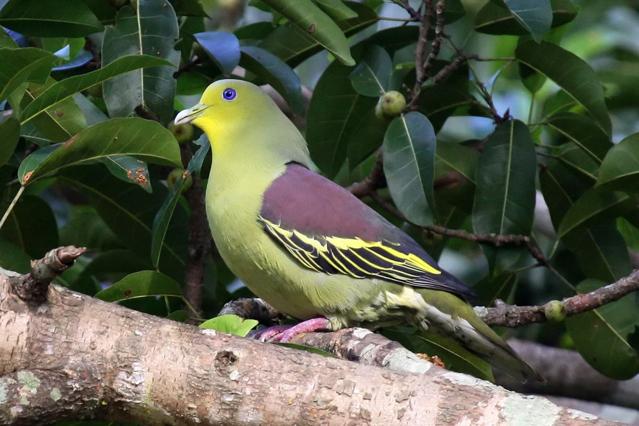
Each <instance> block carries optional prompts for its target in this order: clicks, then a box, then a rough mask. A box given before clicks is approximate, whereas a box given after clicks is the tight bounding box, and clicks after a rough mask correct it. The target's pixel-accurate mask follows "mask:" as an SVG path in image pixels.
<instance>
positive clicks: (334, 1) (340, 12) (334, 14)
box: [313, 0, 357, 21]
mask: <svg viewBox="0 0 639 426" xmlns="http://www.w3.org/2000/svg"><path fill="white" fill-rule="evenodd" d="M313 1H314V2H315V3H317V5H318V6H319V7H320V8H321V9H322V10H323V11H324V12H326V14H327V15H328V16H330V17H331V18H333V19H334V20H336V21H343V20H344V19H352V18H356V17H357V13H356V12H355V11H353V9H351V8H349V7H348V6H346V5H345V4H344V2H343V1H342V0H313Z"/></svg>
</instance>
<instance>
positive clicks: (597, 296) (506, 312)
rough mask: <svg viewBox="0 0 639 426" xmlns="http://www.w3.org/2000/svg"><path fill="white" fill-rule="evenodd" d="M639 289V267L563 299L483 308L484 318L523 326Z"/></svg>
mask: <svg viewBox="0 0 639 426" xmlns="http://www.w3.org/2000/svg"><path fill="white" fill-rule="evenodd" d="M637 290H639V270H635V271H633V272H632V273H631V274H630V275H628V276H627V277H624V278H621V279H620V280H618V281H616V282H614V283H612V284H609V285H607V286H605V287H601V288H598V289H596V290H594V291H591V292H590V293H584V294H577V295H575V296H571V297H568V298H566V299H564V300H562V301H556V300H553V301H550V302H548V303H546V304H544V305H541V306H513V305H506V304H503V303H501V304H499V305H497V306H495V307H494V308H479V311H478V312H479V314H480V316H481V317H482V319H483V320H484V321H485V322H486V323H487V324H490V325H499V326H504V327H519V326H522V325H527V324H533V323H537V322H544V321H546V320H548V319H553V317H554V318H558V319H561V318H562V317H564V316H568V317H569V316H573V315H577V314H580V313H583V312H588V311H591V310H593V309H597V308H599V307H601V306H604V305H606V304H608V303H612V302H614V301H616V300H619V299H621V298H622V297H624V296H626V295H628V294H630V293H632V292H635V291H637Z"/></svg>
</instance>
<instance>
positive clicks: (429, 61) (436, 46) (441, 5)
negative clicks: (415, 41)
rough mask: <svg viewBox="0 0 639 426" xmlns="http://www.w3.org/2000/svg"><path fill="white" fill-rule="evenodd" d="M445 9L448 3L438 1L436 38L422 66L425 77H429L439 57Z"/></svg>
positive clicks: (441, 0) (436, 6) (442, 0)
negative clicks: (434, 62)
mask: <svg viewBox="0 0 639 426" xmlns="http://www.w3.org/2000/svg"><path fill="white" fill-rule="evenodd" d="M445 7H446V3H445V1H444V0H438V1H437V4H436V5H435V38H434V39H433V41H432V43H431V45H430V53H429V54H428V56H427V57H426V60H425V61H424V64H423V66H422V67H423V70H424V72H423V73H424V76H428V72H429V71H430V68H431V66H432V65H433V61H434V60H435V59H436V58H437V55H439V50H440V49H441V46H442V37H443V35H442V34H443V33H444V9H445Z"/></svg>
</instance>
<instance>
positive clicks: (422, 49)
mask: <svg viewBox="0 0 639 426" xmlns="http://www.w3.org/2000/svg"><path fill="white" fill-rule="evenodd" d="M423 4H424V7H425V9H426V11H425V13H424V15H423V16H421V23H420V25H419V37H418V39H417V44H416V45H415V84H414V85H413V90H412V92H411V100H410V102H409V104H408V106H407V109H408V110H412V109H415V107H416V105H417V101H418V100H419V95H420V93H421V91H422V84H423V83H424V80H426V75H425V74H424V62H425V60H426V58H425V56H426V44H427V43H428V32H429V31H430V25H431V19H432V16H433V1H432V0H424V3H423Z"/></svg>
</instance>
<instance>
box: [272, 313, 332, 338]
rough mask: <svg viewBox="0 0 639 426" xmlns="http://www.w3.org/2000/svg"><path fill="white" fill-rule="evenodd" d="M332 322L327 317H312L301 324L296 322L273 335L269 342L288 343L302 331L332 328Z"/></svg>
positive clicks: (309, 331) (308, 331) (310, 331)
mask: <svg viewBox="0 0 639 426" xmlns="http://www.w3.org/2000/svg"><path fill="white" fill-rule="evenodd" d="M330 329H331V322H330V321H329V320H327V319H326V318H312V319H309V320H306V321H302V322H301V323H299V324H295V325H294V326H292V327H289V328H288V329H286V330H284V331H283V332H281V333H279V334H276V335H275V336H273V337H271V338H270V340H269V342H275V343H287V342H290V341H291V340H292V339H293V337H295V336H297V335H298V334H302V333H312V332H314V331H319V330H330Z"/></svg>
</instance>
